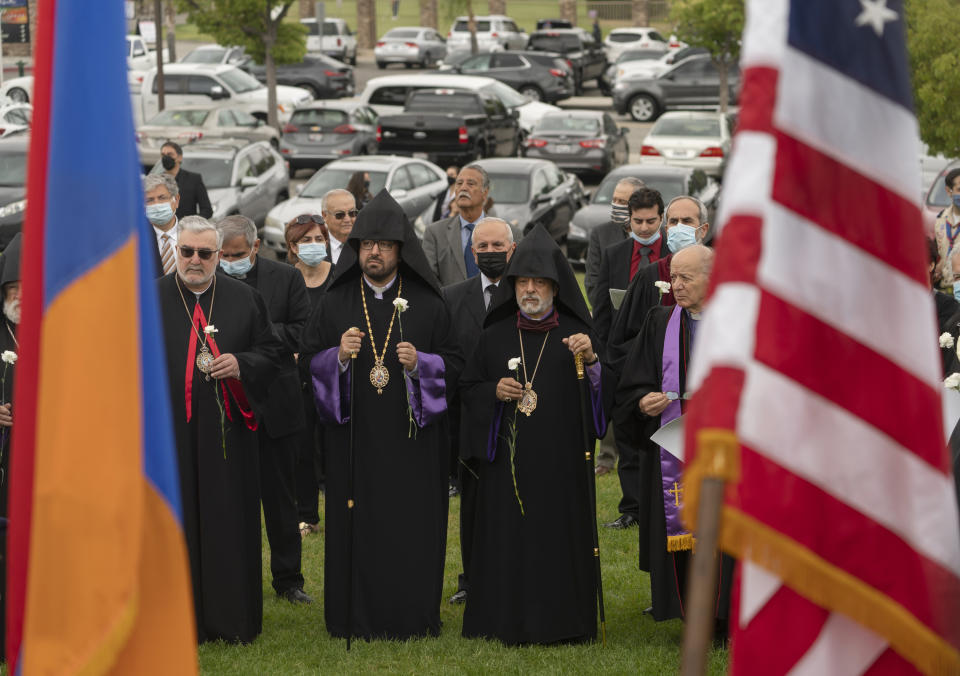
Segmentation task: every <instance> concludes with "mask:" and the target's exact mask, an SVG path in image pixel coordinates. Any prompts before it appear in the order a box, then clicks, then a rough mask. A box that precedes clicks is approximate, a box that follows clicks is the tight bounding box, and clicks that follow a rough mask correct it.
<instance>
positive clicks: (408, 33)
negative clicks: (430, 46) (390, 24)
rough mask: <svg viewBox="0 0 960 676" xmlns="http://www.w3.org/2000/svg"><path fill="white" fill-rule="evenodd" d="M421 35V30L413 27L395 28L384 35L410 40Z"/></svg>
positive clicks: (395, 38) (394, 38)
mask: <svg viewBox="0 0 960 676" xmlns="http://www.w3.org/2000/svg"><path fill="white" fill-rule="evenodd" d="M418 35H420V31H418V30H415V29H411V28H394V29H393V30H392V31H390V32H388V33H387V34H386V35H384V36H383V37H385V38H390V39H391V40H409V39H412V38H415V37H417V36H418Z"/></svg>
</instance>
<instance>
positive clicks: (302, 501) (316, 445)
mask: <svg viewBox="0 0 960 676" xmlns="http://www.w3.org/2000/svg"><path fill="white" fill-rule="evenodd" d="M303 412H304V414H305V415H304V417H305V418H306V425H304V428H303V431H302V432H301V433H300V434H299V435H297V465H296V482H297V483H296V491H297V492H296V498H297V522H298V523H299V522H300V521H304V522H306V523H309V524H313V525H317V524H318V523H320V487H321V486H322V485H323V480H324V469H323V429H322V428H321V427H320V424H319V421H318V419H317V409H316V406H315V405H314V402H313V393H312V391H311V390H310V389H309V388H304V395H303Z"/></svg>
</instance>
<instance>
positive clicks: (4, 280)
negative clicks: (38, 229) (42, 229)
mask: <svg viewBox="0 0 960 676" xmlns="http://www.w3.org/2000/svg"><path fill="white" fill-rule="evenodd" d="M22 241H23V235H22V234H21V233H19V232H18V233H17V234H16V235H14V236H13V239H11V240H10V244H8V245H7V248H6V249H5V250H4V252H3V254H2V255H0V287H3V286H4V285H6V284H9V283H11V282H19V281H20V246H21V242H22Z"/></svg>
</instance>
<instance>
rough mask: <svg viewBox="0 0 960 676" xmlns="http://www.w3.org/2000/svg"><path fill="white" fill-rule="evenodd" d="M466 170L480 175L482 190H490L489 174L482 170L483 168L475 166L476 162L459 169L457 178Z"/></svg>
mask: <svg viewBox="0 0 960 676" xmlns="http://www.w3.org/2000/svg"><path fill="white" fill-rule="evenodd" d="M467 169H469V170H471V171H475V172H477V173H478V174H480V178H481V179H482V181H481V185H482V186H483V189H484V190H489V189H490V174H488V173H487V170H486V169H484V168H483V167H481V166H480V165H479V164H477V163H476V162H474V163H473V164H468V165H467V166H465V167H464V168H463V169H461V170H460V171H459V172H458V173H457V176H459V175H460V174H462V173H463V172H465V171H466V170H467Z"/></svg>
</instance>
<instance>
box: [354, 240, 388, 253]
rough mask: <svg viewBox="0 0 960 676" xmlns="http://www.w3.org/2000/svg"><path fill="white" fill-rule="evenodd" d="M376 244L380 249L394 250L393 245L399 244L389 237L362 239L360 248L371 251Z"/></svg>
mask: <svg viewBox="0 0 960 676" xmlns="http://www.w3.org/2000/svg"><path fill="white" fill-rule="evenodd" d="M374 244H376V245H377V246H378V247H379V248H380V251H393V247H395V246H397V243H396V242H393V241H391V240H389V239H362V240H360V248H361V249H363V250H364V251H370V250H371V249H373V245H374Z"/></svg>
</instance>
